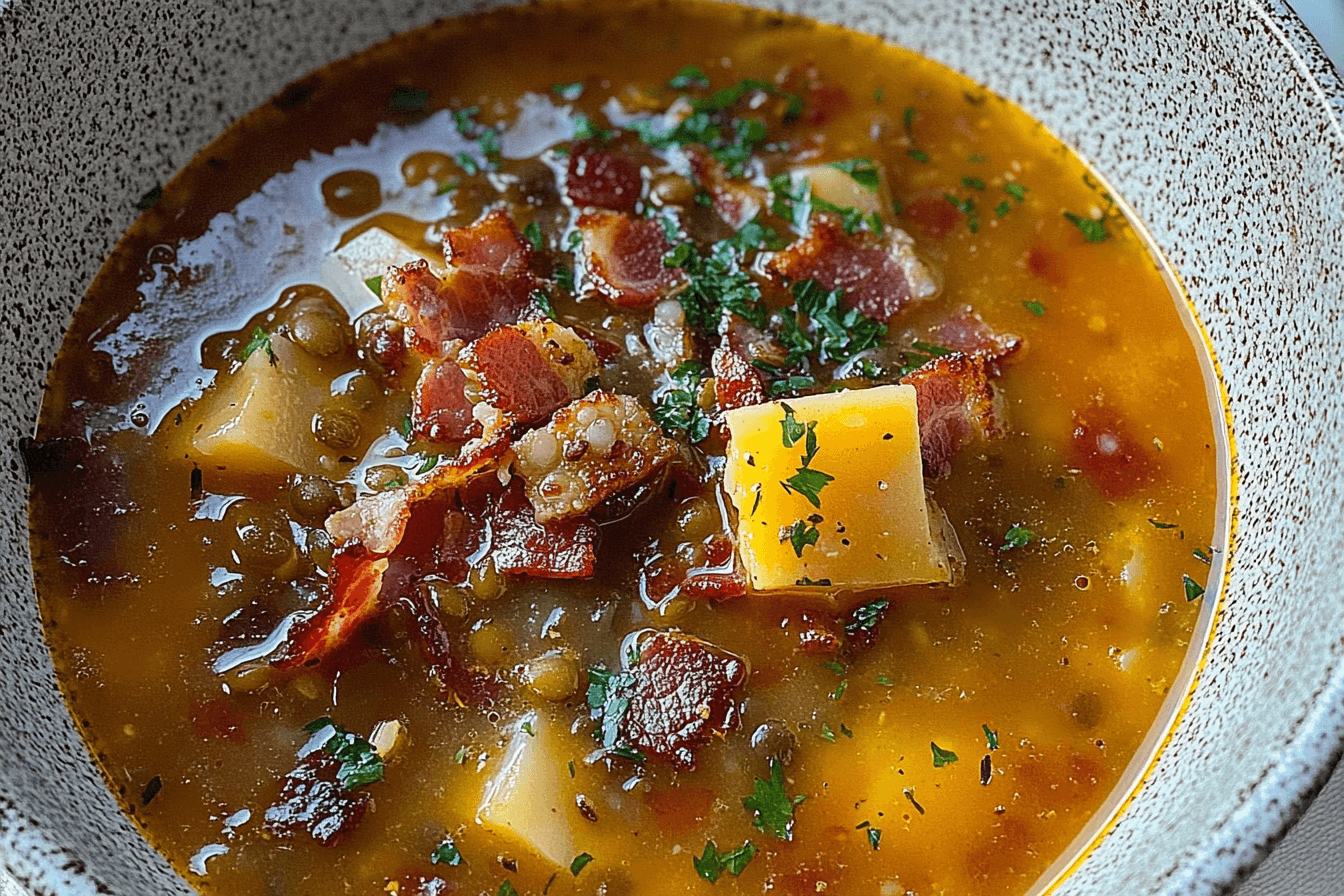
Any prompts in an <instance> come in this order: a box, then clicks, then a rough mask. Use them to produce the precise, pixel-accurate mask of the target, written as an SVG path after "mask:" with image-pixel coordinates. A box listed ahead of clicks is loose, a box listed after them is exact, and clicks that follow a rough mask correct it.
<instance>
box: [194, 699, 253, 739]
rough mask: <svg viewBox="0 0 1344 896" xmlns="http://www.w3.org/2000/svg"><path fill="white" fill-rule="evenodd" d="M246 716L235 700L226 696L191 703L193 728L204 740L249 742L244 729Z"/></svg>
mask: <svg viewBox="0 0 1344 896" xmlns="http://www.w3.org/2000/svg"><path fill="white" fill-rule="evenodd" d="M244 719H245V717H244V716H243V714H242V713H241V712H240V711H239V709H238V707H237V705H236V704H235V702H234V701H233V700H232V699H231V698H229V697H226V696H220V697H214V698H212V699H210V700H200V701H197V702H195V703H193V704H192V705H191V730H192V732H193V733H195V735H196V736H197V737H199V738H201V739H202V740H204V739H206V738H214V739H216V740H226V741H228V742H229V743H233V744H242V743H247V732H246V731H244V730H243V722H244Z"/></svg>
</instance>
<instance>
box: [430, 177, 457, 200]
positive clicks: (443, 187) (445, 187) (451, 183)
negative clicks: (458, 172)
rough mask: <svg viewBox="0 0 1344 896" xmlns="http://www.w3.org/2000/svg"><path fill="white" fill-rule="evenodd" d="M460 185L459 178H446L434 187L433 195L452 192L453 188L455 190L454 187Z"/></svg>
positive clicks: (444, 194)
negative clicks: (436, 187)
mask: <svg viewBox="0 0 1344 896" xmlns="http://www.w3.org/2000/svg"><path fill="white" fill-rule="evenodd" d="M460 186H462V181H460V180H458V179H456V178H454V179H452V180H446V181H444V182H443V183H441V184H439V186H438V189H436V190H435V191H434V195H435V196H446V195H447V194H449V193H451V192H453V191H454V190H456V189H457V188H458V187H460Z"/></svg>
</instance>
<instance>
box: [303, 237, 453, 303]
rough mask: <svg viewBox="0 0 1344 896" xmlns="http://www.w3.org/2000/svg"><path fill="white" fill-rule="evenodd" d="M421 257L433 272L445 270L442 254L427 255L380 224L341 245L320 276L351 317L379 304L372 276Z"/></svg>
mask: <svg viewBox="0 0 1344 896" xmlns="http://www.w3.org/2000/svg"><path fill="white" fill-rule="evenodd" d="M421 259H424V260H425V261H427V262H429V269H430V270H431V271H433V272H434V274H435V275H436V276H439V277H442V276H443V274H444V272H445V265H444V261H443V255H442V254H441V253H440V254H439V255H438V256H437V257H435V256H434V255H426V254H424V253H423V252H420V251H418V250H416V249H414V248H412V247H411V246H409V245H408V244H406V243H404V242H402V241H401V240H399V239H397V238H396V237H395V236H393V235H392V234H390V233H388V232H387V231H386V230H383V229H382V228H380V227H370V228H369V229H368V230H365V231H364V232H363V233H361V234H359V235H358V236H356V237H355V238H354V239H352V240H350V241H349V242H348V243H345V244H344V245H342V246H340V247H339V248H338V249H337V250H336V251H335V252H333V253H332V255H331V257H330V258H328V259H327V261H326V263H325V264H324V265H323V267H322V274H323V279H324V281H325V282H326V283H328V284H329V286H330V288H331V292H332V295H334V296H336V297H337V299H338V300H340V302H341V304H342V305H343V306H345V309H346V310H347V311H348V312H350V318H351V320H353V319H354V318H356V317H358V316H359V315H360V314H363V313H364V312H365V311H368V310H369V309H370V308H376V307H377V306H378V305H381V304H382V298H381V297H379V296H378V295H376V294H375V293H374V292H373V291H372V290H371V289H369V287H368V286H367V285H366V281H367V280H369V279H370V278H372V277H381V276H383V275H384V274H386V273H387V269H388V268H389V267H401V266H402V265H404V264H409V263H411V262H412V261H419V260H421Z"/></svg>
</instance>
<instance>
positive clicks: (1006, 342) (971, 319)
mask: <svg viewBox="0 0 1344 896" xmlns="http://www.w3.org/2000/svg"><path fill="white" fill-rule="evenodd" d="M929 340H930V341H931V342H934V343H936V344H938V345H941V346H942V347H944V348H950V349H952V350H953V351H954V352H961V353H962V354H966V355H976V356H978V357H981V358H984V359H985V361H986V362H987V363H988V365H989V373H990V376H997V375H998V373H999V366H1000V365H1001V364H1002V363H1003V362H1004V361H1007V360H1009V359H1011V358H1013V357H1014V356H1016V355H1017V353H1018V352H1019V351H1020V350H1021V349H1022V347H1023V342H1022V337H1021V336H1017V335H1015V334H1013V333H1000V332H999V331H998V330H995V329H994V328H993V327H991V326H990V325H989V324H987V323H985V322H984V321H983V320H982V319H981V318H980V315H978V314H976V313H975V312H974V311H972V310H971V309H970V308H962V309H961V310H960V311H958V312H957V313H956V314H954V315H952V316H951V317H949V318H948V319H947V320H945V321H943V322H942V323H941V324H939V325H938V326H937V327H935V328H934V330H933V333H932V334H931V335H930V336H929Z"/></svg>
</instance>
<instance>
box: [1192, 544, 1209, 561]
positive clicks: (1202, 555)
mask: <svg viewBox="0 0 1344 896" xmlns="http://www.w3.org/2000/svg"><path fill="white" fill-rule="evenodd" d="M1192 553H1193V555H1194V558H1195V559H1196V560H1198V561H1199V562H1201V563H1205V564H1210V563H1213V558H1212V557H1210V556H1209V552H1208V551H1206V550H1204V549H1203V548H1195V550H1194V551H1193V552H1192Z"/></svg>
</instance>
